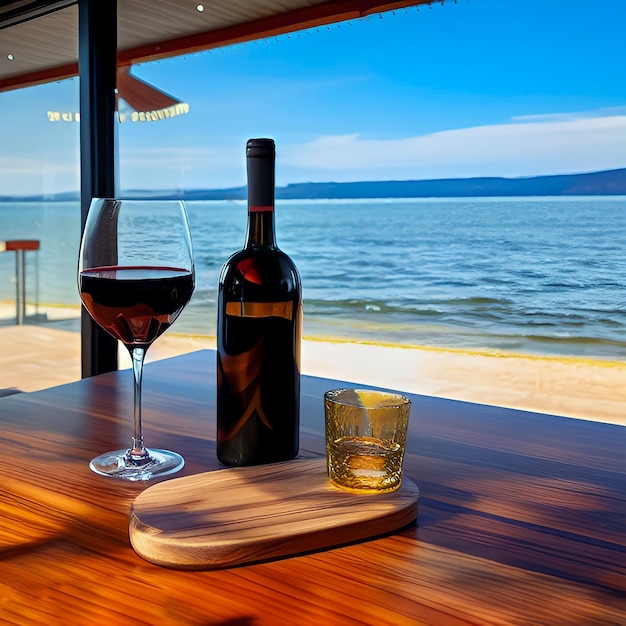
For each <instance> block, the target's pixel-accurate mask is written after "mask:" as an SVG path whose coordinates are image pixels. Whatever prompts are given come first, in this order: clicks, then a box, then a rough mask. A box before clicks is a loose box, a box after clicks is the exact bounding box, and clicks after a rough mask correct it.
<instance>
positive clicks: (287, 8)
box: [0, 0, 442, 91]
mask: <svg viewBox="0 0 626 626" xmlns="http://www.w3.org/2000/svg"><path fill="white" fill-rule="evenodd" d="M95 1H100V0H95ZM430 1H432V0H399V1H393V0H117V13H118V35H117V38H118V64H119V65H130V64H133V63H139V62H146V61H151V60H157V59H162V58H166V57H170V56H176V55H180V54H187V53H191V52H197V51H200V50H206V49H209V48H218V47H220V46H224V45H229V44H233V43H238V42H242V41H250V40H254V39H259V38H263V37H269V36H275V35H278V34H282V33H286V32H292V31H296V30H302V29H305V28H311V27H314V26H319V25H322V24H329V23H333V22H338V21H342V20H347V19H355V18H359V17H363V16H365V15H370V14H372V13H381V12H384V11H389V10H393V9H399V8H403V7H408V6H415V5H419V4H429V3H430ZM440 1H442V0H440ZM200 8H201V9H202V10H199V9H200ZM32 16H35V19H27V18H29V17H32ZM77 74H78V5H77V2H76V0H5V1H4V2H2V3H1V6H0V91H7V90H10V89H18V88H21V87H27V86H31V85H37V84H41V83H44V82H49V81H52V80H60V79H63V78H69V77H71V76H76V75H77Z"/></svg>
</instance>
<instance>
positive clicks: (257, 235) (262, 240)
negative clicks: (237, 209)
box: [246, 206, 276, 248]
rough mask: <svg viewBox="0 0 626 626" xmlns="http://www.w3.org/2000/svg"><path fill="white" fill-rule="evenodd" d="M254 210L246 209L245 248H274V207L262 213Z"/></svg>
mask: <svg viewBox="0 0 626 626" xmlns="http://www.w3.org/2000/svg"><path fill="white" fill-rule="evenodd" d="M256 208H258V207H250V206H249V207H248V232H247V233H246V248H275V247H276V231H275V228H274V207H271V210H267V209H266V210H263V211H259V210H254V209H256ZM264 208H265V207H264Z"/></svg>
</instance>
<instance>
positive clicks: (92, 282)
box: [78, 198, 195, 481]
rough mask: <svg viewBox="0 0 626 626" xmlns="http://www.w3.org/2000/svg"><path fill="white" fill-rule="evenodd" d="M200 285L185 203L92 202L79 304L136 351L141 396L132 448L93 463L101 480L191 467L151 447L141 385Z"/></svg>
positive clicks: (81, 260)
mask: <svg viewBox="0 0 626 626" xmlns="http://www.w3.org/2000/svg"><path fill="white" fill-rule="evenodd" d="M194 284H195V271H194V262H193V250H192V244H191V235H190V232H189V224H188V222H187V213H186V211H185V206H184V204H183V203H182V202H181V201H177V200H172V201H170V200H167V201H161V200H119V199H104V198H94V199H93V200H92V202H91V206H90V207H89V213H88V215H87V221H86V224H85V229H84V233H83V237H82V241H81V246H80V255H79V263H78V288H79V291H80V297H81V300H82V302H83V305H84V306H85V308H86V309H87V311H89V314H90V315H91V317H92V318H93V319H94V320H95V321H96V322H97V323H98V324H99V325H100V326H101V327H102V328H103V329H104V330H105V331H107V332H108V333H109V334H110V335H112V336H113V337H114V338H115V339H119V340H120V341H121V342H122V343H123V344H124V345H125V346H126V348H127V349H128V351H129V352H130V356H131V360H132V369H133V376H134V390H135V394H134V403H135V410H134V434H133V439H132V446H131V447H130V448H128V449H127V450H116V451H114V452H107V453H105V454H102V455H100V456H98V457H96V458H95V459H93V460H92V461H91V463H90V464H89V467H90V468H91V469H92V470H93V471H94V472H96V473H97V474H101V475H104V476H113V477H116V478H123V479H126V480H132V481H137V480H149V479H150V478H152V477H155V476H163V475H165V474H172V473H174V472H177V471H178V470H180V469H181V468H182V467H183V465H184V464H185V460H184V459H183V457H182V456H180V455H179V454H177V453H175V452H170V451H169V450H156V449H150V450H148V449H147V448H145V447H144V442H143V429H142V422H141V379H142V371H143V361H144V357H145V354H146V350H147V349H148V348H149V347H150V345H151V344H152V342H153V341H154V340H155V339H156V338H157V337H158V336H160V335H161V334H162V333H164V332H165V331H166V330H167V329H168V328H169V327H170V326H171V325H172V324H173V323H174V321H175V320H176V318H177V317H178V316H179V314H180V313H181V311H182V310H183V308H184V307H185V305H186V304H187V302H189V299H190V298H191V294H192V293H193V290H194Z"/></svg>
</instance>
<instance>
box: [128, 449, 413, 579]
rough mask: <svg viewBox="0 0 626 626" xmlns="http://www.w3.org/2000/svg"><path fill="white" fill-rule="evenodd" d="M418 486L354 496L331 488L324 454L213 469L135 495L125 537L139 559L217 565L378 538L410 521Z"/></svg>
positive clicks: (172, 564) (194, 566) (176, 564)
mask: <svg viewBox="0 0 626 626" xmlns="http://www.w3.org/2000/svg"><path fill="white" fill-rule="evenodd" d="M418 498H419V491H418V489H417V487H416V486H415V484H414V483H413V482H411V481H410V480H409V479H407V478H404V480H403V481H402V485H401V486H400V489H398V490H397V491H394V492H391V493H383V494H355V493H351V492H347V491H342V490H341V489H339V488H337V487H334V486H333V485H331V483H330V482H329V481H328V478H327V475H326V461H325V459H323V458H322V459H313V460H311V459H296V460H294V461H288V462H285V463H276V464H274V465H261V466H255V467H241V468H233V469H224V470H218V471H215V472H207V473H204V474H197V475H195V476H187V477H184V478H175V479H173V480H168V481H166V482H162V483H159V484H156V485H154V486H152V487H149V488H148V489H146V490H145V491H144V492H143V493H141V494H140V495H139V496H138V497H137V498H136V500H135V502H134V503H133V506H132V509H131V515H130V541H131V544H132V546H133V548H134V549H135V551H136V552H137V554H139V555H140V556H142V557H143V558H144V559H146V560H147V561H150V562H152V563H156V564H157V565H163V566H166V567H172V568H177V569H218V568H224V567H231V566H235V565H244V564H250V563H255V562H259V561H265V560H269V559H275V558H281V557H286V556H294V555H296V554H302V553H305V552H311V551H315V550H321V549H324V548H330V547H333V546H339V545H343V544H348V543H354V542H357V541H362V540H364V539H370V538H372V537H376V536H380V535H385V534H388V533H390V532H393V531H395V530H398V529H400V528H403V527H405V526H408V525H410V524H411V523H412V522H414V521H415V520H416V519H417V503H418Z"/></svg>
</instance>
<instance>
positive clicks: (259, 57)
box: [0, 0, 626, 195]
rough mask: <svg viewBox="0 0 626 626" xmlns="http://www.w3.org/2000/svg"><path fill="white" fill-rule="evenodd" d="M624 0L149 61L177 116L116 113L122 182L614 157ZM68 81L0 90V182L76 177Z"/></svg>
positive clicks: (606, 161)
mask: <svg viewBox="0 0 626 626" xmlns="http://www.w3.org/2000/svg"><path fill="white" fill-rule="evenodd" d="M624 24H626V2H625V1H624V0H602V1H601V2H597V3H591V2H589V1H586V2H582V1H581V0H458V1H457V3H456V4H455V3H454V2H453V1H452V0H447V1H446V2H445V3H444V4H443V5H442V4H441V3H437V4H434V5H433V6H432V8H428V7H425V6H422V7H420V9H419V11H418V10H417V9H416V8H410V9H407V10H406V11H405V10H398V11H395V12H394V13H385V14H383V15H382V17H381V16H378V15H376V16H371V17H369V18H366V19H360V20H353V21H351V22H348V23H346V22H344V23H342V24H340V25H331V26H329V27H321V28H319V29H312V30H310V31H304V32H301V33H294V34H291V35H290V36H286V35H285V36H281V37H278V38H272V39H268V40H263V41H259V42H256V43H249V44H247V45H238V46H232V47H228V48H226V49H224V50H214V51H212V52H203V53H199V54H195V55H187V56H184V57H180V58H176V59H169V60H165V61H160V62H158V63H152V64H144V65H140V66H138V67H136V68H134V69H133V73H134V74H136V75H137V76H138V77H140V78H142V79H143V80H146V81H148V82H151V83H153V84H154V85H156V86H158V87H159V88H161V89H162V90H164V91H166V92H169V93H171V94H173V95H175V96H176V97H178V98H180V99H182V100H184V101H186V102H188V103H189V106H190V112H189V113H188V114H187V115H184V116H181V117H178V118H174V119H170V120H164V121H160V122H156V123H136V124H131V123H129V122H126V123H124V124H121V125H120V127H119V139H120V168H119V171H120V186H121V188H122V189H129V188H143V189H164V188H167V189H182V188H199V187H206V188H216V187H229V186H237V185H242V184H244V182H245V164H244V159H243V154H244V146H245V141H246V139H247V138H249V137H253V136H272V137H274V138H275V139H276V141H277V146H278V161H277V183H278V184H280V185H283V184H287V183H291V182H305V181H351V180H407V179H425V178H446V177H468V176H514V177H515V176H531V175H539V174H556V173H569V172H585V171H596V170H602V169H613V168H618V167H626V64H625V63H624V42H623V31H624ZM77 103H78V81H77V79H76V80H71V81H63V82H61V83H53V84H50V85H43V86H39V87H34V88H31V89H25V90H20V91H14V92H7V93H0V137H2V141H1V143H0V195H2V194H14V193H15V194H20V193H40V192H44V193H54V192H59V191H66V190H69V189H76V188H77V187H78V184H79V179H78V175H79V174H78V125H77V124H74V123H62V122H60V123H50V122H49V121H48V118H47V114H46V112H47V110H49V109H52V110H59V111H64V110H68V111H70V110H76V108H77V106H78V104H77Z"/></svg>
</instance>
